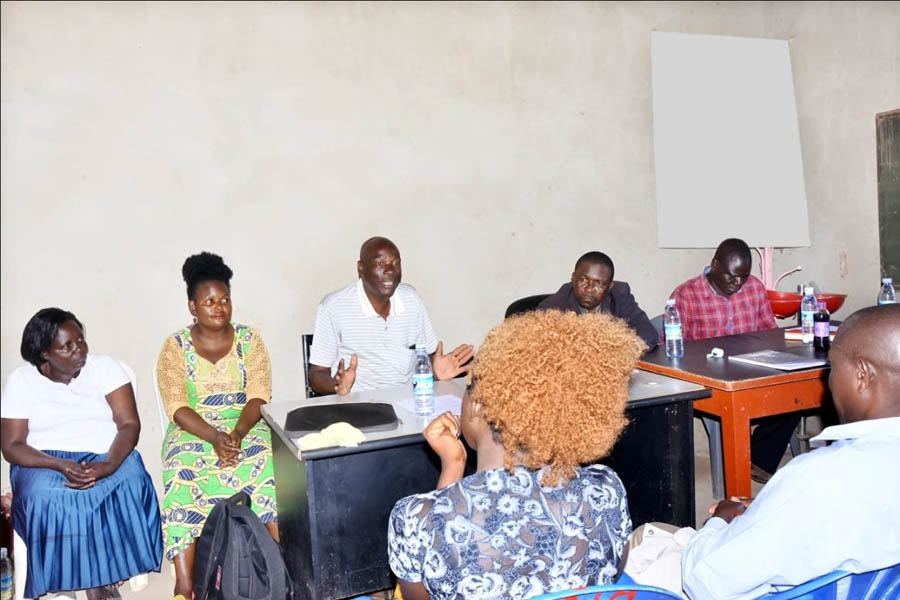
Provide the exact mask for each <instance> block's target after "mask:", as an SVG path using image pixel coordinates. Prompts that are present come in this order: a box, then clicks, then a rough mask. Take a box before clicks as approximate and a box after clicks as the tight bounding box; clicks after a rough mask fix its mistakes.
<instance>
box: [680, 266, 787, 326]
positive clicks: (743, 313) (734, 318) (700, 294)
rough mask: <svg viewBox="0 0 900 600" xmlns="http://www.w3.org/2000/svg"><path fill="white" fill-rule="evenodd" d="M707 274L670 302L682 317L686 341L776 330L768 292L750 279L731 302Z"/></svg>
mask: <svg viewBox="0 0 900 600" xmlns="http://www.w3.org/2000/svg"><path fill="white" fill-rule="evenodd" d="M708 271H709V267H707V268H706V270H705V271H704V272H703V273H702V274H700V275H698V276H697V277H694V278H693V279H689V280H687V281H685V282H684V283H682V284H681V285H680V286H678V287H677V288H675V291H674V292H672V295H671V296H670V298H674V299H675V306H676V307H677V308H678V312H679V313H681V324H682V332H683V335H684V339H685V341H688V340H704V339H706V338H713V337H722V336H724V335H735V334H738V333H750V332H754V331H762V330H765V329H774V328H775V326H776V325H775V315H774V314H773V313H772V305H771V304H769V298H768V297H767V296H766V288H765V286H763V284H762V282H761V281H760V280H759V279H757V278H756V277H753V276H752V275H751V276H750V278H749V279H747V282H746V283H745V284H744V285H743V286H741V289H740V290H738V291H737V292H735V293H734V294H732V295H731V297H730V298H726V297H725V296H720V295H719V294H717V293H716V292H715V291H714V290H713V288H712V286H711V285H710V284H709V281H707V279H706V273H707V272H708Z"/></svg>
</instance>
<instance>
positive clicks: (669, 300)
mask: <svg viewBox="0 0 900 600" xmlns="http://www.w3.org/2000/svg"><path fill="white" fill-rule="evenodd" d="M666 306H675V298H669V299H668V300H666Z"/></svg>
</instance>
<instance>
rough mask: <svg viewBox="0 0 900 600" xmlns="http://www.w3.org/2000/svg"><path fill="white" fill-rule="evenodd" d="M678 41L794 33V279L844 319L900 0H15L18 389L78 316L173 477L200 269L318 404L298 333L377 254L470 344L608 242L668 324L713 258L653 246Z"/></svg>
mask: <svg viewBox="0 0 900 600" xmlns="http://www.w3.org/2000/svg"><path fill="white" fill-rule="evenodd" d="M654 29H658V30H664V31H682V32H696V33H713V34H724V35H737V36H758V37H773V38H780V39H789V40H790V43H791V54H792V62H793V68H794V80H795V82H796V94H797V103H798V106H797V108H798V113H799V120H800V133H801V139H802V148H803V157H804V162H805V177H806V186H807V195H808V198H809V213H810V231H811V236H812V247H811V248H808V249H806V248H804V249H796V250H789V251H785V252H784V253H783V254H779V255H777V256H776V261H775V270H776V274H777V273H780V272H781V271H784V270H786V269H787V268H789V267H791V266H793V265H795V264H798V263H799V264H802V265H803V266H804V269H805V270H804V273H803V276H802V277H792V278H791V279H790V280H788V281H787V282H785V284H784V287H785V288H787V287H790V286H792V285H794V284H796V283H799V282H800V281H801V280H802V281H807V280H809V279H810V278H811V279H814V280H815V281H817V282H818V283H819V284H820V285H822V286H823V287H825V288H827V289H828V290H833V291H838V290H839V291H844V292H847V293H849V294H850V298H849V300H848V302H847V305H846V308H845V309H843V310H842V311H841V312H840V313H838V314H839V315H844V316H846V315H847V314H849V312H850V311H851V310H853V309H855V308H858V307H860V306H863V305H865V304H868V303H870V302H871V301H873V300H874V297H875V294H876V291H877V282H878V277H879V269H878V239H877V213H876V210H877V209H876V206H877V201H876V181H875V162H874V158H875V138H874V116H875V113H877V112H881V111H886V110H889V109H895V108H898V107H900V36H898V35H897V31H898V30H900V5H898V4H896V3H883V4H879V3H849V2H848V3H835V4H819V3H811V4H802V3H786V4H782V3H743V4H738V3H698V4H693V3H684V4H682V3H653V4H640V3H631V2H627V3H626V2H623V3H566V4H553V3H546V4H545V3H511V4H500V3H487V4H431V3H429V4H414V3H398V4H376V3H359V4H329V3H321V4H320V3H313V4H269V3H248V4H207V3H202V4H200V3H198V4H182V3H170V4H156V3H148V4H139V3H134V4H112V3H87V4H65V3H59V2H54V3H47V4H32V3H3V5H2V291H0V305H2V319H0V325H2V332H0V356H2V377H3V380H4V382H5V378H6V376H7V375H8V374H9V372H10V371H11V370H12V369H14V368H15V367H17V366H18V365H19V364H20V363H21V359H20V358H19V355H18V346H19V342H20V335H21V331H22V327H23V326H24V324H25V322H26V320H27V319H28V318H29V317H30V316H31V315H32V314H33V313H34V312H35V311H36V310H37V309H38V308H41V307H43V306H48V305H59V306H62V307H65V308H67V309H69V310H72V311H74V312H75V313H76V314H77V315H78V316H79V317H80V318H81V319H82V320H83V321H84V322H85V324H86V325H87V329H88V335H89V342H90V343H91V348H92V350H93V351H94V352H96V353H103V354H110V355H113V356H116V357H119V358H121V359H124V360H125V361H127V362H128V363H130V364H131V365H132V366H133V367H134V369H135V370H136V371H137V373H138V377H139V390H138V404H139V407H140V411H141V416H142V419H143V422H144V432H143V435H142V438H141V442H140V445H139V449H140V450H141V451H142V453H143V455H144V458H145V461H146V462H147V464H148V467H149V469H150V470H151V473H152V474H153V475H154V477H156V478H157V480H158V478H159V473H160V462H159V458H158V448H159V441H160V431H159V421H158V418H157V413H156V406H155V402H154V398H153V392H152V383H151V377H150V374H151V369H152V367H153V364H154V360H155V358H156V356H157V353H158V351H159V349H160V346H161V344H162V342H163V339H164V338H165V336H166V335H167V334H169V333H170V332H172V331H174V330H175V329H176V328H177V327H179V326H181V325H183V324H185V323H187V321H188V319H189V314H188V312H187V309H186V301H185V293H184V287H183V283H182V281H181V278H180V267H181V264H182V261H183V260H184V258H185V257H186V256H187V255H188V254H190V253H194V252H197V251H199V250H203V249H208V250H212V251H215V252H218V253H220V254H222V255H223V256H224V257H225V259H226V261H227V262H228V263H229V264H230V265H231V266H232V268H233V269H234V271H235V273H236V275H235V279H234V281H233V296H234V301H235V307H236V310H235V317H236V319H238V320H239V321H242V322H245V323H248V324H250V325H253V326H256V327H258V328H259V329H260V330H261V331H262V333H263V334H264V337H265V339H266V341H267V343H268V345H269V348H270V351H271V353H272V355H273V370H274V386H275V398H276V400H277V399H288V398H295V397H298V396H300V395H301V394H302V372H301V353H300V346H299V335H300V334H301V333H302V332H308V331H311V329H312V325H313V316H314V311H315V308H316V305H317V303H318V301H319V300H320V299H321V297H322V296H323V295H324V294H325V293H327V292H328V291H330V290H333V289H335V288H337V287H339V286H342V285H345V284H346V283H348V282H350V281H352V280H353V278H354V277H355V268H354V262H355V260H356V253H357V250H358V247H359V244H360V242H361V241H362V240H363V239H365V238H366V237H368V236H370V235H374V234H380V235H386V236H389V237H391V238H393V239H394V240H395V241H396V242H397V244H398V245H399V247H400V249H401V252H402V255H403V259H404V267H405V268H404V279H405V281H407V282H409V283H412V284H413V285H415V286H416V287H417V288H418V289H419V291H420V293H421V294H422V296H423V297H424V298H425V300H426V302H427V304H428V307H429V310H430V312H431V315H432V319H433V321H434V323H435V326H436V329H437V331H438V333H439V335H440V336H441V337H442V338H443V340H444V341H445V343H447V344H451V345H455V344H458V343H461V342H473V343H478V342H480V340H481V339H482V337H483V336H484V334H485V332H486V331H487V330H488V329H489V328H490V327H491V326H492V325H493V324H495V323H496V322H498V321H499V319H500V318H501V317H502V315H503V311H504V309H505V307H506V305H507V304H508V303H509V302H510V301H512V300H513V299H516V298H518V297H520V296H523V295H529V294H532V293H539V292H547V291H553V290H555V289H556V287H557V286H558V285H559V284H560V283H561V282H562V281H563V280H565V279H566V278H567V276H568V274H569V273H570V271H571V268H572V264H573V262H574V260H575V258H576V257H577V256H578V255H580V254H581V253H582V252H584V251H586V250H589V249H602V250H605V251H607V252H609V253H610V254H611V255H612V256H613V258H614V260H615V261H616V266H617V275H618V277H619V278H620V279H624V280H627V281H629V282H630V283H631V285H632V287H633V290H634V293H635V294H636V296H637V298H638V300H639V302H640V303H641V304H642V305H643V306H644V307H645V308H646V310H647V312H648V313H650V314H651V316H652V315H653V314H656V313H658V312H660V309H661V307H662V305H663V303H664V300H665V298H666V297H667V295H668V294H669V292H670V291H671V290H672V288H674V287H675V286H676V285H677V284H678V283H680V282H681V281H683V280H684V279H686V278H688V277H690V276H692V275H694V274H695V273H697V272H699V270H700V268H701V267H702V266H703V265H704V264H705V263H706V262H707V261H708V260H709V255H710V252H709V251H708V250H689V251H688V250H663V249H659V248H657V247H656V222H655V221H656V204H655V199H654V193H655V187H654V174H653V164H652V147H653V146H652V140H653V138H652V115H651V95H650V94H651V90H650V31H651V30H654ZM749 176H752V174H748V177H749ZM738 184H739V182H738ZM723 194H727V190H723ZM747 210H753V208H752V207H748V208H747ZM697 218H698V219H702V218H703V216H702V215H697ZM734 218H735V219H739V218H740V214H735V215H734ZM773 218H777V215H773ZM728 233H729V232H727V231H723V232H722V237H726V236H727V235H728ZM841 253H845V255H846V272H842V271H841V268H840V260H841V259H840V257H841ZM3 473H4V484H5V483H6V476H5V475H6V470H5V469H4V471H3Z"/></svg>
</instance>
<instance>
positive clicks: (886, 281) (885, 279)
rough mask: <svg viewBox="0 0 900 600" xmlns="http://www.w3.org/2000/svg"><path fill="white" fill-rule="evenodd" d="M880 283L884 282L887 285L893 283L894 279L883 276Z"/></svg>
mask: <svg viewBox="0 0 900 600" xmlns="http://www.w3.org/2000/svg"><path fill="white" fill-rule="evenodd" d="M881 283H886V284H888V285H894V280H893V279H892V278H890V277H885V278H884V279H882V280H881Z"/></svg>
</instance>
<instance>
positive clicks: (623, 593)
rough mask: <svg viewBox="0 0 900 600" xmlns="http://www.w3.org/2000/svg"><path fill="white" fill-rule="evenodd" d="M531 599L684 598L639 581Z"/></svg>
mask: <svg viewBox="0 0 900 600" xmlns="http://www.w3.org/2000/svg"><path fill="white" fill-rule="evenodd" d="M531 600H683V599H682V597H681V596H679V595H678V594H675V593H673V592H670V591H669V590H664V589H662V588H658V587H653V586H649V585H640V584H638V583H633V584H632V583H629V584H618V583H616V584H613V585H594V586H591V587H586V588H582V589H580V590H563V591H560V592H550V593H549V594H543V595H541V596H535V597H534V598H531Z"/></svg>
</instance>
